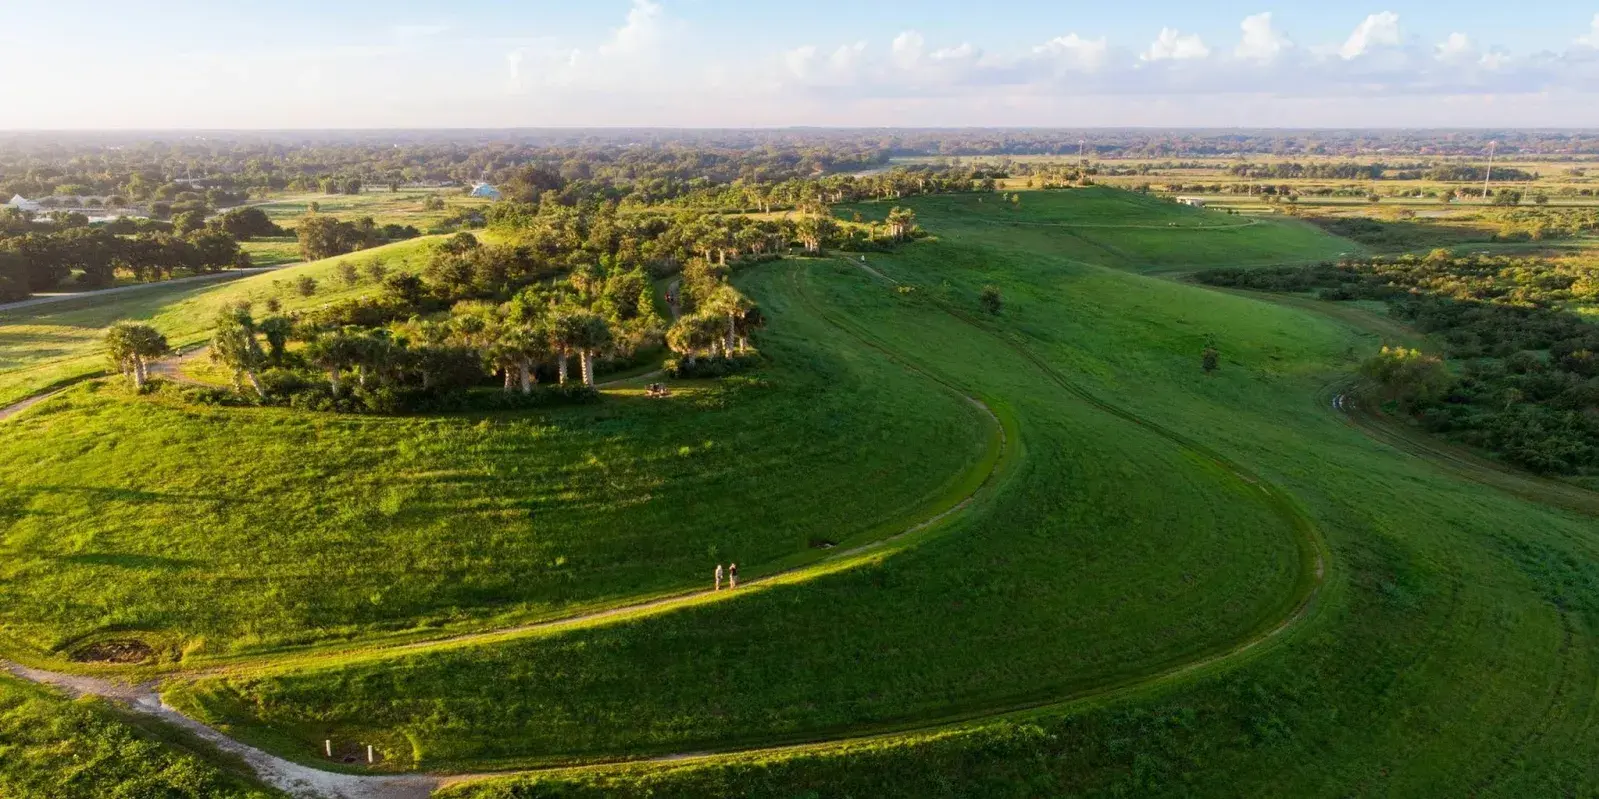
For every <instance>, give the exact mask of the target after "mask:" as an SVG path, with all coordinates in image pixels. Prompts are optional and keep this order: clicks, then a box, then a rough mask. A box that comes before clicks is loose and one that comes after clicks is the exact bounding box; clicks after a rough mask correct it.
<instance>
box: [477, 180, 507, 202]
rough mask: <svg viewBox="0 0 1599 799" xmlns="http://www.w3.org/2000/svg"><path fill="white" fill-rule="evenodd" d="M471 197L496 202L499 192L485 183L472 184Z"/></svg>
mask: <svg viewBox="0 0 1599 799" xmlns="http://www.w3.org/2000/svg"><path fill="white" fill-rule="evenodd" d="M472 196H473V197H483V198H486V199H490V200H498V199H500V190H499V189H496V188H494V187H493V186H490V185H489V184H487V183H474V184H472Z"/></svg>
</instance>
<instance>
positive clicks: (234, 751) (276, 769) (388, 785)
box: [3, 663, 443, 799]
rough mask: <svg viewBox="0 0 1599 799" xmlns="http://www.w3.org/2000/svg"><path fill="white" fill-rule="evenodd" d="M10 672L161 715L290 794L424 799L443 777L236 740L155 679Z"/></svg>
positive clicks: (9, 668)
mask: <svg viewBox="0 0 1599 799" xmlns="http://www.w3.org/2000/svg"><path fill="white" fill-rule="evenodd" d="M3 668H4V670H5V671H6V672H7V673H9V674H11V675H12V676H14V677H18V678H20V679H23V680H27V681H29V682H34V683H38V684H40V685H48V686H51V687H54V688H58V689H61V690H62V691H65V692H66V693H68V694H71V695H72V696H75V697H77V696H98V697H101V698H103V699H110V700H112V701H115V702H117V703H119V704H121V705H124V706H125V707H127V708H128V709H129V710H131V711H133V712H135V713H138V714H139V715H142V716H149V717H151V718H156V719H160V720H161V721H164V722H166V723H168V724H171V725H172V726H174V727H178V728H179V729H182V730H184V731H185V732H188V733H190V734H192V735H194V736H196V737H198V738H200V739H202V740H204V741H206V742H208V743H210V744H211V745H213V746H215V747H216V748H217V749H220V750H222V751H223V752H227V753H228V754H231V755H236V756H238V757H239V758H241V759H243V760H244V762H245V763H248V764H249V766H250V768H251V769H253V770H254V771H255V773H256V775H257V776H258V777H260V779H261V781H262V782H265V783H266V784H268V785H271V786H272V787H274V788H277V789H279V790H282V791H284V792H286V793H289V794H290V795H294V796H303V795H312V796H320V797H326V799H426V797H427V796H429V795H430V794H432V793H433V791H434V790H435V789H437V788H438V787H439V786H440V785H442V784H443V780H442V779H440V778H438V777H432V776H427V775H401V776H381V777H379V776H367V775H359V774H336V773H334V772H331V771H322V770H321V769H314V768H309V767H306V766H302V765H300V764H298V763H291V762H289V761H287V760H284V759H283V758H281V757H278V756H276V755H272V754H268V753H266V752H263V751H261V750H260V749H256V748H255V747H253V746H249V745H247V744H242V743H239V742H238V741H235V740H233V739H232V738H229V737H228V736H226V735H223V734H222V733H220V732H217V731H216V730H213V729H211V728H210V727H207V726H205V725H204V724H201V723H200V722H198V721H195V720H194V719H191V718H189V717H188V716H185V715H183V714H182V713H179V712H178V711H176V710H173V709H172V708H171V707H168V706H167V704H166V703H165V702H163V701H161V695H160V694H159V693H157V692H156V688H155V686H154V685H153V684H143V685H128V684H126V683H117V682H112V681H110V680H101V679H96V678H94V677H83V676H79V675H72V674H58V673H56V672H51V671H44V670H42V669H30V668H27V667H26V666H19V665H17V664H15V663H3Z"/></svg>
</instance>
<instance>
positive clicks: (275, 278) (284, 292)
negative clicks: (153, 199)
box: [0, 238, 438, 405]
mask: <svg viewBox="0 0 1599 799" xmlns="http://www.w3.org/2000/svg"><path fill="white" fill-rule="evenodd" d="M437 240H438V239H437V238H420V239H412V240H409V241H402V242H397V243H394V244H389V245H387V246H383V247H375V248H373V249H370V250H363V251H361V252H357V253H351V254H349V255H340V256H336V257H333V258H328V259H326V260H322V261H313V262H311V263H306V264H299V265H297V266H291V267H285V268H283V269H278V270H274V271H271V272H265V273H261V274H254V275H249V276H247V277H240V278H237V279H228V278H222V280H224V281H225V282H221V283H187V284H177V285H171V286H162V285H151V286H149V287H148V288H141V289H139V290H137V291H129V292H123V293H118V294H108V295H99V296H95V295H92V294H91V295H86V296H84V297H75V298H73V299H71V300H63V301H61V302H52V303H48V304H44V305H34V306H29V307H26V308H18V309H15V310H11V311H0V405H7V404H10V403H12V402H16V401H17V400H20V399H23V398H24V397H29V396H32V395H34V394H38V393H39V392H41V391H46V390H48V389H50V388H51V387H54V386H60V385H64V384H66V383H70V382H73V381H75V380H79V379H82V378H84V377H87V376H92V375H96V374H101V373H104V372H105V371H106V369H107V364H106V362H105V355H104V346H103V344H104V342H103V339H104V338H105V329H106V327H108V326H109V325H111V324H112V323H113V322H117V321H119V320H123V319H134V320H140V321H145V322H149V323H150V324H152V325H155V327H156V329H158V330H160V331H161V332H162V333H163V334H164V335H166V337H167V341H168V342H170V343H171V344H172V345H173V346H174V347H183V346H189V345H194V344H199V343H201V342H203V341H205V340H206V339H207V338H209V337H210V333H211V325H212V323H213V320H214V319H215V316H216V311H217V310H218V309H220V308H221V307H222V306H223V305H226V304H228V303H230V302H235V301H239V300H246V301H249V302H252V303H255V304H256V305H257V308H258V312H262V311H264V310H265V308H264V305H265V303H266V301H267V300H268V299H272V298H276V299H277V300H278V301H279V302H280V303H282V306H283V309H284V310H285V311H294V310H300V309H307V308H316V307H319V306H321V305H325V304H327V303H330V302H336V301H339V300H344V299H350V298H353V297H358V296H361V295H363V294H368V293H371V292H373V291H375V290H376V289H377V286H376V284H374V283H372V282H371V281H370V279H367V278H363V279H362V282H361V283H359V284H357V285H355V286H347V285H345V284H344V283H343V282H341V281H340V280H339V277H338V274H339V272H338V264H339V263H340V262H346V261H347V262H349V263H351V264H354V265H357V266H360V265H362V264H365V263H368V262H371V261H377V262H381V263H382V264H384V265H385V266H386V267H388V269H389V271H390V272H391V273H397V272H420V271H421V270H422V267H423V265H424V264H425V263H426V262H427V254H428V249H427V247H428V245H429V244H430V243H431V242H433V241H437ZM300 277H311V278H314V279H315V280H316V281H317V290H316V293H315V294H314V295H312V296H310V297H305V296H301V295H300V293H299V292H298V291H296V289H295V286H294V282H295V280H296V279H297V278H300Z"/></svg>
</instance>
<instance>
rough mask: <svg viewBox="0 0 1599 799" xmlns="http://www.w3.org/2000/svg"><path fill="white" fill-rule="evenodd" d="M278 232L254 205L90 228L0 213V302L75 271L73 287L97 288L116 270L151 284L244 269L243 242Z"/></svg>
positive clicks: (54, 284)
mask: <svg viewBox="0 0 1599 799" xmlns="http://www.w3.org/2000/svg"><path fill="white" fill-rule="evenodd" d="M282 232H283V231H282V230H281V229H280V228H278V226H277V225H275V224H273V223H272V221H271V220H270V219H268V218H267V216H266V214H265V213H263V212H262V211H261V210H260V209H257V208H245V209H235V210H233V211H229V212H227V213H225V214H222V215H221V216H218V217H215V218H213V219H211V220H209V221H207V220H206V219H205V218H204V217H203V216H202V215H199V214H195V215H193V216H190V217H188V218H180V219H178V220H175V221H174V222H172V223H166V222H158V221H153V220H134V219H129V218H121V219H117V220H113V221H111V222H108V223H105V224H103V225H94V226H90V225H89V224H88V220H87V219H79V220H71V219H65V220H55V221H51V222H47V223H38V222H35V221H33V220H29V219H26V218H23V217H21V215H18V214H9V215H0V301H14V300H22V299H27V298H28V296H29V295H30V294H32V293H34V292H40V291H51V290H54V289H57V288H60V287H61V286H62V285H63V284H64V283H65V282H66V281H67V280H69V279H71V278H72V277H73V276H74V274H76V275H77V285H78V286H80V287H83V288H86V289H94V288H102V287H105V286H108V285H110V284H111V283H112V282H113V281H114V280H115V279H116V276H117V274H118V273H122V274H125V275H127V276H129V277H131V278H133V279H134V280H137V281H140V282H148V281H153V280H163V279H167V278H171V277H173V276H174V275H176V274H179V273H187V274H204V273H208V272H215V271H218V270H222V269H230V268H244V267H248V266H249V265H250V258H249V256H248V255H247V254H246V253H244V252H243V251H242V250H241V249H240V247H239V242H240V241H248V240H249V239H251V238H253V237H255V236H272V235H280V234H281V233H282Z"/></svg>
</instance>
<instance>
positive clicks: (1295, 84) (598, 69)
mask: <svg viewBox="0 0 1599 799" xmlns="http://www.w3.org/2000/svg"><path fill="white" fill-rule="evenodd" d="M1364 2H1367V3H1370V4H1369V5H1362V4H1361V3H1360V2H1355V3H1347V2H1284V1H1282V0H1279V2H1277V3H1276V4H1265V3H1264V2H1262V1H1261V0H1254V1H1252V2H1242V3H1240V2H1232V1H1231V0H1213V1H1208V2H1172V1H1168V0H1159V1H1157V2H1137V1H1136V0H1133V1H1132V2H1123V3H1108V2H1104V0H1098V1H1097V2H1078V1H1076V0H1050V1H1048V2H1044V1H1042V0H1015V1H1014V2H1007V1H1006V0H986V1H985V2H975V1H973V0H967V1H966V2H956V1H955V0H922V1H921V2H907V1H906V0H869V1H868V2H862V0H851V1H850V2H843V1H842V0H804V1H803V2H789V1H788V0H784V2H767V1H766V0H583V2H572V1H571V0H564V1H563V2H550V1H549V0H521V2H513V1H512V0H475V1H474V0H458V1H457V2H454V3H438V2H427V3H423V2H412V1H411V0H384V1H383V2H377V1H376V0H341V1H340V2H328V0H321V1H320V2H312V1H311V0H274V2H271V3H250V4H245V3H235V2H217V1H216V0H207V1H206V2H198V1H195V0H141V1H140V2H128V0H119V2H98V1H93V2H91V1H90V0H0V59H3V62H0V63H4V65H5V78H4V79H3V80H0V130H16V129H50V130H54V129H163V130H166V129H213V130H214V129H274V130H278V129H291V128H300V129H333V128H506V127H599V126H605V127H616V126H628V127H633V126H651V127H657V126H658V127H786V126H799V125H806V126H828V127H835V126H837V127H877V126H892V127H911V126H916V127H946V126H950V127H954V126H960V127H965V126H977V127H1000V126H1040V127H1089V126H1151V127H1175V126H1184V127H1599V0H1586V2H1565V1H1564V0H1535V1H1534V2H1523V3H1507V2H1503V0H1499V1H1498V2H1493V3H1488V2H1476V1H1475V0H1452V1H1451V2H1437V1H1436V0H1434V1H1433V2H1399V1H1397V0H1396V1H1394V2H1387V1H1386V0H1364Z"/></svg>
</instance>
